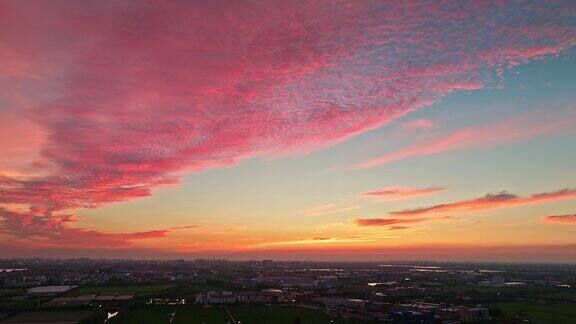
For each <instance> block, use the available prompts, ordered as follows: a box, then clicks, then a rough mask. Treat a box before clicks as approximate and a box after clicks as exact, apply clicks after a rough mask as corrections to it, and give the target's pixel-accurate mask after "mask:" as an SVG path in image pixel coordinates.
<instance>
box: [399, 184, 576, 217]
mask: <svg viewBox="0 0 576 324" xmlns="http://www.w3.org/2000/svg"><path fill="white" fill-rule="evenodd" d="M564 199H576V189H562V190H558V191H554V192H545V193H538V194H533V195H530V196H526V197H519V196H516V195H514V194H511V193H508V192H505V191H503V192H500V193H496V194H487V195H485V196H484V197H481V198H476V199H470V200H462V201H456V202H452V203H446V204H440V205H434V206H430V207H422V208H416V209H407V210H402V211H396V212H391V213H390V214H391V215H394V216H416V215H425V214H432V213H442V212H453V211H476V210H485V209H495V208H506V207H514V206H522V205H529V204H536V203H543V202H550V201H558V200H564Z"/></svg>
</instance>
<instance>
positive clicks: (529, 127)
mask: <svg viewBox="0 0 576 324" xmlns="http://www.w3.org/2000/svg"><path fill="white" fill-rule="evenodd" d="M575 122H576V117H574V116H573V115H569V116H566V117H563V118H556V119H554V120H542V119H541V118H536V117H534V116H523V117H516V118H511V119H507V120H503V121H498V122H495V123H491V124H487V125H483V126H473V127H468V128H464V129H460V130H457V131H454V132H452V133H448V134H445V135H442V136H439V137H437V138H434V139H431V140H427V141H425V142H423V143H415V144H413V145H410V146H408V147H405V148H402V149H399V150H397V151H393V152H390V153H387V154H385V155H382V156H379V157H376V158H373V159H370V160H368V161H365V162H362V163H358V164H357V165H356V167H357V168H360V169H365V168H372V167H377V166H380V165H385V164H388V163H392V162H397V161H401V160H405V159H409V158H414V157H421V156H429V155H436V154H440V153H446V152H451V151H456V150H463V149H470V148H482V147H488V146H497V145H505V144H509V143H514V142H518V141H523V140H528V139H531V138H534V137H537V136H541V135H545V134H557V133H560V132H563V131H566V130H570V129H571V128H572V125H574V123H575Z"/></svg>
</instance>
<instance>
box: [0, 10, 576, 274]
mask: <svg viewBox="0 0 576 324" xmlns="http://www.w3.org/2000/svg"><path fill="white" fill-rule="evenodd" d="M575 15H576V6H575V3H574V1H569V0H567V1H529V2H525V1H423V2H421V1H408V2H403V1H339V0H336V1H334V0H332V1H314V0H310V1H68V0H47V1H26V0H24V1H10V0H8V1H1V2H0V258H13V257H17V258H23V257H26V258H28V257H53V258H74V257H91V258H109V259H114V258H131V259H180V258H181V259H185V260H193V259H195V258H222V259H224V258H225V259H230V260H250V259H272V260H323V261H330V260H347V261H363V260H372V261H375V260H436V261H505V262H545V263H575V262H576V235H575V234H576V173H575V172H574V167H575V166H576V131H575V127H574V126H575V125H576V106H575V102H576V101H575V99H576V79H575V78H576V73H575V72H576V56H575V55H574V54H575V52H574V51H575V49H574V48H575V47H574V46H575V45H576V21H575V18H574V17H575ZM370 269H371V268H370ZM562 275H563V276H564V273H562ZM566 276H567V275H566ZM535 280H536V279H535Z"/></svg>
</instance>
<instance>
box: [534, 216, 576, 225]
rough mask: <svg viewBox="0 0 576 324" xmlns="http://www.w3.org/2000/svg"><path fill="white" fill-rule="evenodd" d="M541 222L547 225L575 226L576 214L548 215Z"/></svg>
mask: <svg viewBox="0 0 576 324" xmlns="http://www.w3.org/2000/svg"><path fill="white" fill-rule="evenodd" d="M542 222H543V223H547V224H571V225H576V214H571V215H550V216H545V217H542Z"/></svg>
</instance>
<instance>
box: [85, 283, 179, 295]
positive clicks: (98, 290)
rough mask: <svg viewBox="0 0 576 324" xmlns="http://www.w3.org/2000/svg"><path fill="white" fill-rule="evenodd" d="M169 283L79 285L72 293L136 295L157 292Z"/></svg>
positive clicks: (168, 286)
mask: <svg viewBox="0 0 576 324" xmlns="http://www.w3.org/2000/svg"><path fill="white" fill-rule="evenodd" d="M170 287H171V286H170V285H149V286H110V287H107V286H102V287H80V288H78V290H75V291H74V293H80V294H102V293H104V294H110V293H133V294H136V295H150V294H155V293H159V292H161V291H164V290H166V289H168V288H170Z"/></svg>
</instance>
